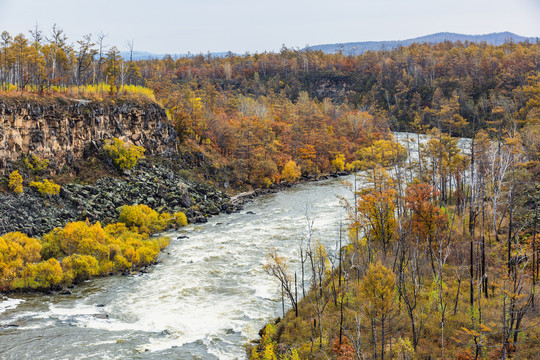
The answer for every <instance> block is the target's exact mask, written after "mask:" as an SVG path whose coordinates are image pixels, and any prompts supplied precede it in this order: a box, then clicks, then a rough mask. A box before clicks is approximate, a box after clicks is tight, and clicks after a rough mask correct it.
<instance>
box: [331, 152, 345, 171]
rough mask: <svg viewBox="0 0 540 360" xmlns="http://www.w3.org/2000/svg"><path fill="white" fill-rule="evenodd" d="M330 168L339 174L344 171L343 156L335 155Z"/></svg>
mask: <svg viewBox="0 0 540 360" xmlns="http://www.w3.org/2000/svg"><path fill="white" fill-rule="evenodd" d="M332 166H333V167H334V171H335V172H341V171H343V169H345V155H343V154H336V156H335V158H334V160H332Z"/></svg>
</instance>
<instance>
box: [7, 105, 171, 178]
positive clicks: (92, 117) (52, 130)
mask: <svg viewBox="0 0 540 360" xmlns="http://www.w3.org/2000/svg"><path fill="white" fill-rule="evenodd" d="M115 137H117V138H119V139H122V140H124V141H128V142H130V143H133V144H135V145H140V146H143V147H144V148H145V149H146V154H147V155H170V154H173V153H174V152H175V151H176V132H175V130H174V128H173V127H172V126H171V124H170V122H169V121H168V119H167V115H166V112H165V110H164V109H163V108H162V107H161V106H159V105H158V104H155V103H136V102H129V101H125V102H118V103H112V102H109V103H102V102H93V101H83V100H65V99H61V100H59V99H48V100H43V99H40V98H35V99H34V98H28V99H27V98H24V97H21V98H17V97H16V98H1V97H0V175H2V174H3V175H6V174H7V173H8V172H9V171H11V169H12V167H13V164H14V163H15V162H16V161H17V160H18V159H20V157H21V155H22V154H27V155H34V154H35V155H37V156H38V157H39V158H41V159H48V160H49V169H50V170H51V171H53V172H55V171H59V170H61V169H62V168H64V167H65V166H68V167H69V166H70V165H71V164H73V163H74V161H75V160H77V159H83V158H84V157H85V156H86V155H88V154H89V153H91V152H92V151H95V150H97V149H99V148H100V147H101V146H102V145H103V141H104V140H106V139H112V138H115Z"/></svg>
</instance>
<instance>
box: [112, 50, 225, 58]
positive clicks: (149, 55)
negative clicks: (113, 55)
mask: <svg viewBox="0 0 540 360" xmlns="http://www.w3.org/2000/svg"><path fill="white" fill-rule="evenodd" d="M200 54H202V55H208V54H210V56H212V57H225V56H227V55H228V54H229V52H213V53H197V54H154V53H151V52H148V51H134V52H133V54H132V56H133V60H150V59H163V58H164V57H165V56H171V57H172V58H173V59H175V58H183V57H190V56H194V55H200ZM120 56H122V57H123V58H124V60H129V57H130V53H129V51H121V52H120Z"/></svg>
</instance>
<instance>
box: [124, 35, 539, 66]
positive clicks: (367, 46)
mask: <svg viewBox="0 0 540 360" xmlns="http://www.w3.org/2000/svg"><path fill="white" fill-rule="evenodd" d="M509 39H512V40H513V41H514V42H521V41H527V40H528V41H531V42H536V40H537V39H538V38H535V37H525V36H520V35H516V34H514V33H511V32H508V31H505V32H499V33H490V34H484V35H466V34H457V33H450V32H440V33H436V34H431V35H425V36H420V37H417V38H414V39H406V40H390V41H361V42H349V43H336V44H324V45H314V46H308V47H307V48H305V49H304V50H311V51H316V50H321V51H322V52H324V53H327V54H334V53H337V52H338V51H343V53H344V54H345V55H360V54H363V53H364V52H366V51H377V50H382V49H385V50H391V49H394V48H396V47H398V46H409V45H411V44H413V43H440V42H444V41H447V40H448V41H452V42H455V41H461V42H465V41H469V42H483V41H484V42H486V43H488V44H492V45H502V44H504V42H505V41H507V40H509ZM201 54H202V55H210V56H212V57H225V56H227V55H229V54H232V55H236V54H234V53H231V52H226V51H224V52H208V53H193V54H190V53H188V54H155V53H151V52H147V51H134V52H133V54H132V56H133V60H149V59H163V58H164V57H165V56H167V55H170V56H171V57H172V58H173V59H174V58H182V57H190V56H194V55H201ZM120 55H121V56H122V57H123V58H124V59H125V60H129V57H130V54H129V52H128V51H122V52H120Z"/></svg>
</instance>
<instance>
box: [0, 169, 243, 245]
mask: <svg viewBox="0 0 540 360" xmlns="http://www.w3.org/2000/svg"><path fill="white" fill-rule="evenodd" d="M132 204H145V205H148V206H150V207H151V208H153V209H155V210H157V211H168V212H177V211H183V212H184V213H185V214H186V216H187V218H188V221H189V222H192V223H193V222H205V221H206V217H207V216H210V215H217V214H219V213H220V212H229V213H230V212H233V211H237V210H238V209H239V208H241V204H240V203H237V204H233V203H231V202H230V199H229V197H228V196H227V195H226V194H225V193H224V192H222V191H220V190H218V189H215V188H213V187H211V186H208V185H205V184H202V183H195V182H192V181H189V180H186V179H184V178H182V177H180V176H179V175H178V174H177V173H176V172H174V171H173V170H169V169H167V168H165V167H163V166H160V165H150V164H140V165H139V166H138V167H137V168H136V170H133V171H131V172H130V173H129V174H125V175H123V176H121V177H104V178H102V179H99V180H97V181H96V183H95V184H93V185H80V184H66V185H63V186H62V189H61V191H60V194H59V195H58V196H54V197H43V196H41V195H40V194H39V193H38V192H37V191H35V190H34V189H32V188H25V192H24V193H23V194H22V195H15V194H13V193H10V194H3V195H0V234H2V233H7V232H11V231H21V232H24V233H26V234H28V235H29V236H39V235H42V234H44V233H46V232H48V231H50V230H52V229H53V228H55V227H58V226H63V225H65V224H66V223H68V222H70V221H80V220H86V219H88V220H89V221H90V222H95V221H100V222H102V223H109V222H111V221H114V220H115V219H116V218H117V216H118V213H119V212H118V209H119V208H120V207H121V206H122V205H132Z"/></svg>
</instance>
